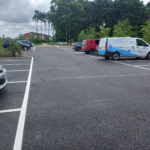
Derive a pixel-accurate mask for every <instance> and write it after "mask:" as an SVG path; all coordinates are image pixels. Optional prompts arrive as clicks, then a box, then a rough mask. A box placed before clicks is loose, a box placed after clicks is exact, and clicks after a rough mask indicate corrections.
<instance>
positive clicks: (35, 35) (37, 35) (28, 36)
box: [23, 32, 52, 40]
mask: <svg viewBox="0 0 150 150" xmlns="http://www.w3.org/2000/svg"><path fill="white" fill-rule="evenodd" d="M23 38H24V40H30V39H31V38H40V39H43V40H51V39H52V38H51V36H49V35H46V34H41V33H36V32H29V33H25V34H23Z"/></svg>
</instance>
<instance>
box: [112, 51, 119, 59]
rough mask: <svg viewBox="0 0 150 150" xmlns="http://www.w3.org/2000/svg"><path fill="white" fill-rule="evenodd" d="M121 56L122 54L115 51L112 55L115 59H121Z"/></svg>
mask: <svg viewBox="0 0 150 150" xmlns="http://www.w3.org/2000/svg"><path fill="white" fill-rule="evenodd" d="M119 57H120V55H119V53H117V52H116V53H113V55H112V59H113V60H118V59H119Z"/></svg>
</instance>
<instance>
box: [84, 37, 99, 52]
mask: <svg viewBox="0 0 150 150" xmlns="http://www.w3.org/2000/svg"><path fill="white" fill-rule="evenodd" d="M98 45H99V39H87V40H83V42H82V51H84V52H85V53H86V54H94V53H95V52H96V49H97V47H98Z"/></svg>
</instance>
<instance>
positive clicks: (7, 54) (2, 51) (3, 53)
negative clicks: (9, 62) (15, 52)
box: [0, 46, 11, 57]
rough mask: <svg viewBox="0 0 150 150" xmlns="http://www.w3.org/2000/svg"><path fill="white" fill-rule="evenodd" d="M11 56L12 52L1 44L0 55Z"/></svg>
mask: <svg viewBox="0 0 150 150" xmlns="http://www.w3.org/2000/svg"><path fill="white" fill-rule="evenodd" d="M9 56H11V54H10V52H9V51H7V50H6V49H4V48H3V47H2V46H0V57H9Z"/></svg>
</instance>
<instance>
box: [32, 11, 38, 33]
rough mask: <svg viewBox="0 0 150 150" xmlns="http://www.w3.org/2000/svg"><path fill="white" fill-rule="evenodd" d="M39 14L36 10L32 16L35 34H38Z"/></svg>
mask: <svg viewBox="0 0 150 150" xmlns="http://www.w3.org/2000/svg"><path fill="white" fill-rule="evenodd" d="M39 17H40V12H39V11H38V10H35V11H34V16H33V17H32V19H33V21H35V24H36V32H37V33H38V23H39Z"/></svg>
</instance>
